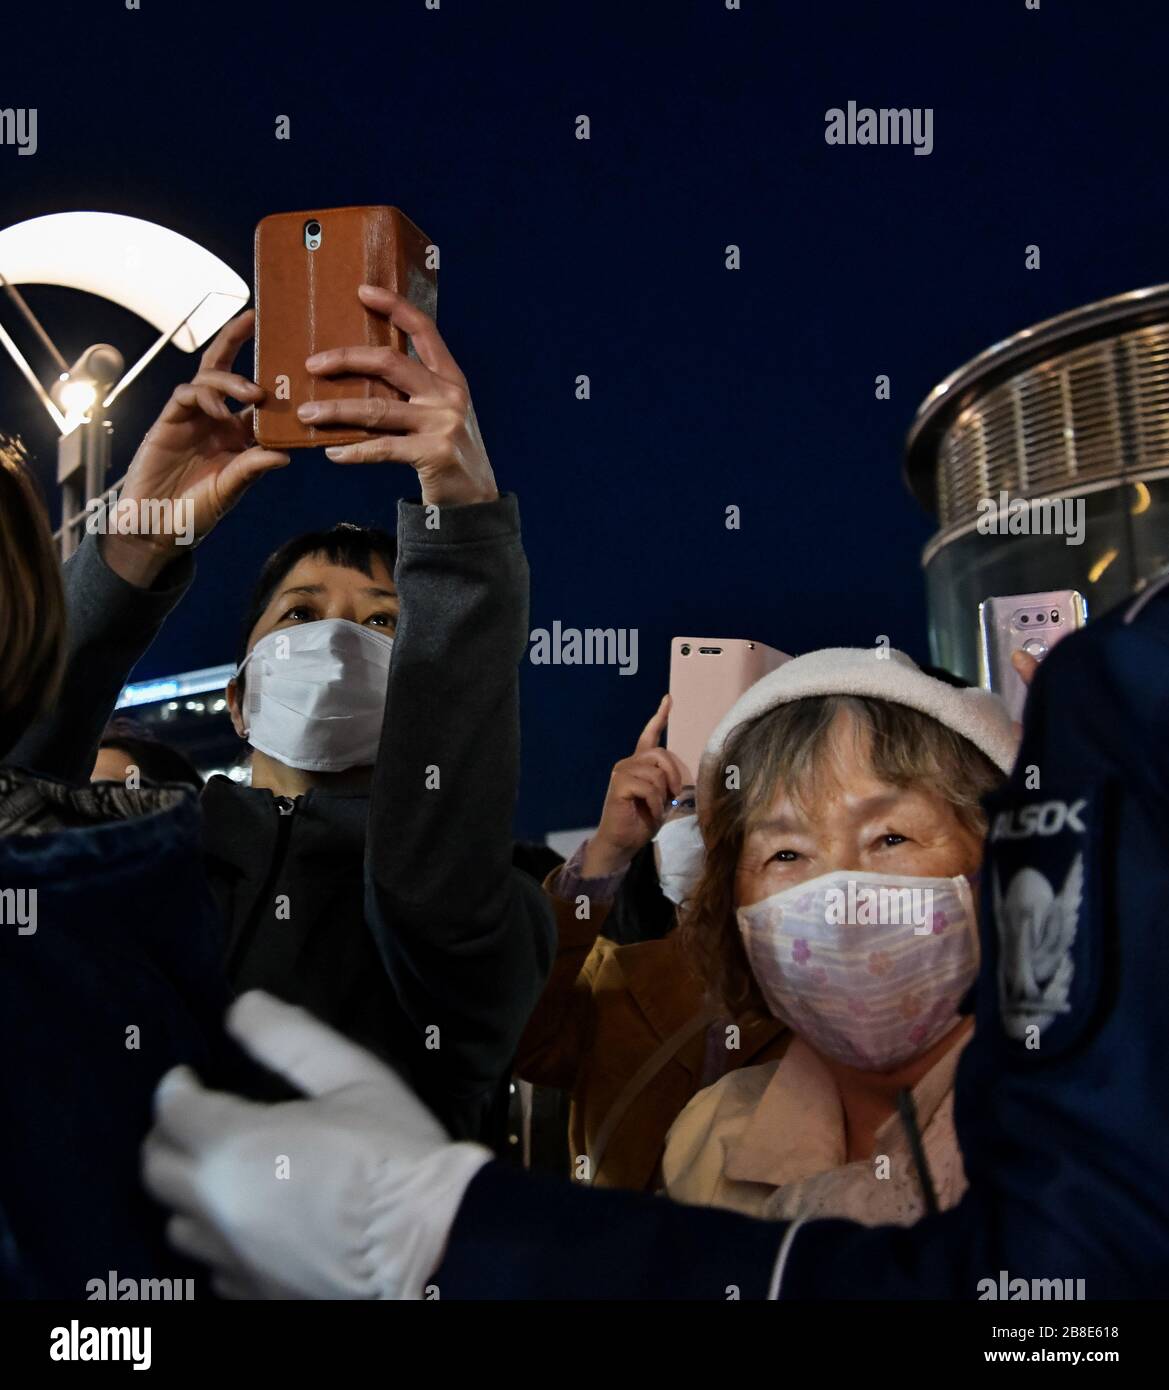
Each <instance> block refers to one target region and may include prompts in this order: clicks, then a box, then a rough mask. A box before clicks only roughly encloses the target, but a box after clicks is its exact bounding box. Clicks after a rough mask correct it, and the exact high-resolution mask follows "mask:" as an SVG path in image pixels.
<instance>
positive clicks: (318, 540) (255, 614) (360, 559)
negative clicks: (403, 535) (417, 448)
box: [235, 521, 398, 667]
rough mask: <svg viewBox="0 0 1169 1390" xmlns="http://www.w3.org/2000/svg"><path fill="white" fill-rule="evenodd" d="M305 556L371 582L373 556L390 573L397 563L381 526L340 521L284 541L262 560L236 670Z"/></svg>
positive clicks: (394, 545) (393, 543)
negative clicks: (281, 588)
mask: <svg viewBox="0 0 1169 1390" xmlns="http://www.w3.org/2000/svg"><path fill="white" fill-rule="evenodd" d="M306 555H323V556H324V557H325V559H326V560H328V562H329V564H331V565H344V566H345V568H346V569H351V570H358V571H360V572H361V573H362V574H366V575H369V577H370V578H371V579H372V578H373V561H374V557H375V556H376V557H377V558H379V559H380V560H381V561H382V562H383V563H384V564H385V567H386V569H388V570H389V572H390V573H391V574H393V572H394V566H395V565H396V564H397V560H398V542H397V540H396V539H395V538H394V536H392V535H391V534H390V532H389V531H383V530H382V528H381V527H380V526H358V525H356V524H355V523H354V522H352V521H339V522H338V523H337V524H336V525H335V526H330V527H329V529H328V530H327V531H305V532H304V534H303V535H300V536H293V537H292V539H291V540H287V541H285V542H284V544H283V545H282V546H280V548H279V549H278V550H274V551H273V552H272V554H271V555H269V556H268V558H267V559H266V560H265V561H264V565H263V568H262V569H261V570H260V573H259V576H258V578H257V579H256V583H255V586H254V587H253V589H252V595H251V598H250V599H249V600H248V608H247V613H246V614H245V616H244V625H243V631H242V632H241V633H240V636H239V643H238V646H237V648H236V655H235V664H236V666H237V667H238V666H239V664H240V662H241V661H242V660H243V659H244V657H245V656H247V654H248V638H249V637H250V636H251V635H252V629H253V628H254V627H255V626H256V624H257V623H258V622H259V621H260V619H261V618H262V617H263V616H264V610H265V609H266V608H267V607H268V605H269V604H270V603H271V602H272V595H273V594H274V593H275V592H276V589H277V587H278V586H279V584H280V583H281V581H282V580H283V579H284V577H285V576H286V575H287V574H288V573H289V571H290V570H292V569H294V568H295V567H296V566H297V565H298V564H299V563H300V562H301V560H303V559H304V557H305V556H306Z"/></svg>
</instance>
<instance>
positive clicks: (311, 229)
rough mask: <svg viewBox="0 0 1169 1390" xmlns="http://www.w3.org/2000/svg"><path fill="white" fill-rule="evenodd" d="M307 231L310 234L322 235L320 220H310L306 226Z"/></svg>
mask: <svg viewBox="0 0 1169 1390" xmlns="http://www.w3.org/2000/svg"><path fill="white" fill-rule="evenodd" d="M305 231H306V232H308V234H309V236H320V234H321V224H320V223H319V222H310V223H309V224H308V226H307V227H306V228H305Z"/></svg>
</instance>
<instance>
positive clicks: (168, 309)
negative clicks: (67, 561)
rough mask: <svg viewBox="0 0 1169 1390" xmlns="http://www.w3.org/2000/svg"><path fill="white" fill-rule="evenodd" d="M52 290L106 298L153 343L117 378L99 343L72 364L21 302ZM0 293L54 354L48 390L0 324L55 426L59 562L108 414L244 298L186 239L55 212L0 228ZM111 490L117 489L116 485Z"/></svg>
mask: <svg viewBox="0 0 1169 1390" xmlns="http://www.w3.org/2000/svg"><path fill="white" fill-rule="evenodd" d="M25 284H41V285H60V286H62V287H65V288H68V289H76V290H84V291H86V292H87V293H89V294H96V295H98V296H100V297H101V298H103V299H108V300H110V301H111V302H112V303H114V304H118V305H120V306H121V307H122V308H124V309H129V310H130V312H131V313H134V314H137V315H138V316H139V317H140V318H143V319H145V320H146V321H147V322H148V323H150V324H152V325H153V326H154V327H155V328H156V329H157V330H158V332H159V336H158V338H156V339H155V341H154V342H153V343H152V344H151V346H150V347H149V348H147V350H146V351H145V352H144V353H143V354H142V356H141V357H140V358H139V359H138V361H137V362H135V363H134V365H133V366H132V367H131V368H130V369H129V371H126V372H125V373H123V367H124V365H125V363H124V360H123V358H122V354H121V353H120V352H118V350H117V348H114V347H111V346H110V345H109V344H107V343H98V344H95V345H94V346H92V347H89V348H87V349H86V350H85V351H84V352H83V353H82V354H81V356H80V357H79V358H78V359H77V361H76V362H75V363H73V365H72V366H70V365H69V364H68V363H67V362H66V361H65V359H64V357H62V355H61V353H60V351H59V350H58V349H57V347H56V345H55V344H54V343H53V341H52V339H51V338H50V337H49V335H48V333H46V332H45V330H44V328H43V327H42V325H41V324H40V322H39V321H38V320H37V318H36V316H35V315H34V314H33V312H32V310H31V309H30V308H29V306H28V305H27V304H26V303H25V300H24V297H23V296H22V295H21V293H20V291H19V290H18V289H17V286H18V285H25ZM0 288H2V289H3V290H4V291H5V293H6V294H7V295H8V298H9V299H10V300H11V301H12V303H13V304H15V305H16V307H17V309H18V310H19V311H20V313H21V315H22V316H23V317H24V319H25V320H26V322H27V323H28V324H29V326H30V327H31V328H32V330H33V332H34V333H35V334H36V335H37V337H38V339H39V340H40V342H41V344H42V346H43V347H44V348H45V349H46V351H47V352H48V353H49V354H50V356H51V357H52V359H53V361H54V363H55V365H56V367H57V371H58V373H59V375H58V379H57V381H56V382H55V383H54V385H53V386H51V387H50V388H49V389H47V390H46V388H45V387H44V385H42V383H41V381H40V379H39V377H38V376H37V375H36V373H35V372H34V371H33V369H32V368H31V367H30V366H29V364H28V362H27V361H26V360H25V358H24V357H23V355H22V354H21V352H20V350H19V348H18V347H17V346H16V344H15V343H14V342H13V340H12V338H11V337H10V336H9V335H8V333H7V332H6V331H5V329H4V327H3V326H2V325H0V345H3V347H4V348H5V349H6V350H7V351H8V353H9V355H10V356H11V358H12V360H13V361H14V362H15V363H16V366H17V368H18V370H19V371H20V372H21V374H22V375H23V376H24V378H25V380H26V381H27V382H28V383H29V385H30V386H31V387H32V389H33V392H34V393H35V395H36V397H37V399H38V400H39V401H40V403H41V405H42V406H44V408H45V411H46V413H47V414H48V415H49V417H50V419H51V420H52V421H53V423H54V425H55V426H56V427H57V430H58V433H59V439H58V444H57V482H58V484H59V486H60V488H61V530H60V533H59V535H60V544H61V556H62V558H63V559H64V558H67V557H68V556H69V555H70V554H72V552H73V551H74V550H75V549H76V548H77V544H78V536H79V533H80V528H81V526H83V524H84V522H85V518H86V515H87V507H88V504H89V503H90V502H92V501H93V500H94V499H95V498H98V497H101V496H102V495H103V493H106V492H111V491H113V489H112V488H107V487H106V473H107V470H108V467H109V451H110V436H111V434H112V430H113V426H112V424H111V423H110V420H109V418H108V415H107V412H108V410H109V407H110V406H111V405H112V404H113V403H114V401H115V400H116V399H117V398H118V396H120V395H121V394H122V392H123V391H124V390H125V389H126V387H127V386H129V385H130V383H131V382H132V381H134V380H135V378H136V377H137V376H138V375H139V374H140V373H141V372H142V371H143V370H144V369H145V368H146V367H147V366H148V365H149V363H150V362H152V361H153V360H154V358H155V357H157V355H158V354H159V353H160V352H161V351H162V349H163V348H164V347H165V346H166V344H167V343H169V342H173V343H174V345H175V346H176V347H178V348H181V349H182V351H184V352H194V351H195V350H196V349H197V348H199V347H201V346H202V344H203V343H205V342H206V341H207V340H208V339H209V338H211V337H212V336H213V335H214V334H216V333H217V332H218V331H219V329H220V328H222V327H223V325H224V324H225V323H226V322H227V320H228V319H229V318H231V316H232V315H233V314H235V313H237V312H238V311H239V310H240V309H241V308H242V307H243V306H244V305H245V304H246V303H247V301H248V296H249V290H248V286H247V284H246V282H245V281H244V280H242V279H241V278H240V277H239V276H238V275H237V274H236V273H235V271H234V270H232V269H231V267H230V266H229V265H227V264H225V263H224V262H223V261H221V260H220V259H219V258H218V257H217V256H214V255H212V254H211V252H210V251H208V250H206V249H205V248H204V247H202V246H200V245H199V244H198V243H197V242H194V241H191V240H190V238H189V237H185V236H181V235H180V234H179V233H178V232H172V231H171V230H170V229H169V228H168V227H160V226H159V225H158V224H157V223H155V222H147V221H144V220H143V219H142V218H139V217H125V216H123V215H122V214H120V213H112V212H57V213H50V214H49V215H47V216H45V217H33V218H30V219H28V220H27V221H25V222H17V223H15V224H14V225H13V226H11V227H6V228H4V229H3V230H2V231H0ZM115 486H116V485H115Z"/></svg>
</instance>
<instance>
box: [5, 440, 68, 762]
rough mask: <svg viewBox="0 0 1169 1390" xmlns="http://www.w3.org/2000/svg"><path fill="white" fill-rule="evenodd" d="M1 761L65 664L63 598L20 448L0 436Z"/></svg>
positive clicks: (44, 701)
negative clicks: (2, 755)
mask: <svg viewBox="0 0 1169 1390" xmlns="http://www.w3.org/2000/svg"><path fill="white" fill-rule="evenodd" d="M0 626H2V627H3V640H2V641H0V754H3V753H7V752H8V751H9V749H10V748H11V747H12V746H13V744H15V743H16V742H17V741H18V740H19V738H20V736H21V735H22V734H23V733H24V731H25V730H26V729H27V728H28V726H29V725H30V724H31V723H32V722H33V720H34V719H36V718H37V716H38V715H39V714H40V713H41V712H42V711H43V710H44V709H46V708H47V706H48V705H49V704H50V703H51V702H52V699H53V696H54V694H55V693H56V690H57V687H58V684H59V683H60V679H61V670H62V667H63V664H64V659H65V594H64V589H63V587H62V584H61V570H60V566H59V564H58V562H57V553H56V550H55V549H54V547H53V538H52V536H51V534H50V533H49V523H48V520H47V518H46V516H45V508H44V505H43V503H42V502H41V499H40V496H39V495H38V493H37V489H36V485H35V484H34V482H33V478H32V475H31V474H30V473H29V471H28V464H27V458H26V455H25V453H24V449H23V447H22V445H21V444H20V442H19V441H18V440H15V439H8V438H7V437H5V436H4V435H0Z"/></svg>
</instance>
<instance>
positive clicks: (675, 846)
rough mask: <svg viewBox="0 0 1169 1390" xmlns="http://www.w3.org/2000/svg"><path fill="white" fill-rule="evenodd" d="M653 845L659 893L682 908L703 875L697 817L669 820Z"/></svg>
mask: <svg viewBox="0 0 1169 1390" xmlns="http://www.w3.org/2000/svg"><path fill="white" fill-rule="evenodd" d="M654 847H655V854H654V857H655V859H656V861H657V867H658V883H659V884H660V885H661V889H662V892H663V893H664V894H665V895H666V897H667V898H669V900H670V901H671V902H672V903H677V904H678V906H679V907H681V906H682V904H683V903H684V902H685V901H686V899H687V898H688V897H689V896H690V894H691V893H693V892H694V889H695V888H696V887H697V886H698V880H699V879H700V878H701V877H702V864H703V859H704V857H705V850H704V848H703V844H702V834H701V832H700V831H699V829H698V817H697V816H694V815H692V816H679V817H677V818H676V819H675V820H668V821H667V822H666V823H665V825H663V826H662V828H661V829H660V830H659V831H658V833H657V834H656V835H655V836H654Z"/></svg>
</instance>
